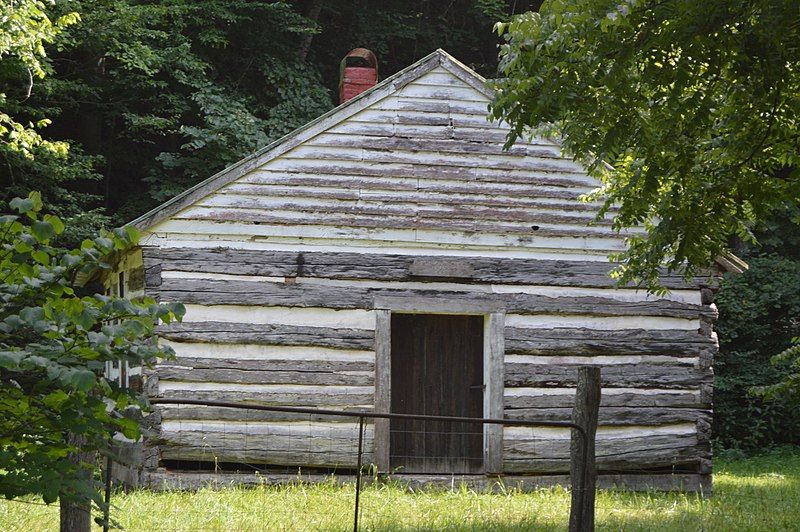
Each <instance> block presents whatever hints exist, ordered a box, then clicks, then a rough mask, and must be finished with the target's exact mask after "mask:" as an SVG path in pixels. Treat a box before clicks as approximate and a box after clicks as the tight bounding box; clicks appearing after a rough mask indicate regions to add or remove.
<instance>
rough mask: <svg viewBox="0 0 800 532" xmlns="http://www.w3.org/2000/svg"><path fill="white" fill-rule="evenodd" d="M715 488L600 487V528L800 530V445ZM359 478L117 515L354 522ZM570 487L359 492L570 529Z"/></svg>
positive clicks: (0, 516)
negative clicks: (699, 491) (707, 494)
mask: <svg viewBox="0 0 800 532" xmlns="http://www.w3.org/2000/svg"><path fill="white" fill-rule="evenodd" d="M715 466H716V471H717V472H716V474H715V475H714V495H713V496H712V497H711V498H708V499H703V498H701V497H699V496H696V495H685V494H665V493H626V492H611V491H602V492H600V493H599V494H598V498H597V513H596V515H597V528H598V529H599V530H669V531H683V530H703V531H706V530H721V531H722V530H724V531H729V530H733V531H736V532H743V531H747V530H764V531H772V530H800V451H798V450H795V451H789V450H783V451H779V452H774V453H772V454H769V455H764V456H760V457H756V458H749V459H743V460H731V461H723V460H718V461H717V462H716V464H715ZM353 496H354V492H353V486H352V485H344V486H340V485H337V484H334V483H330V484H324V485H316V486H302V485H294V486H284V487H269V486H265V487H262V488H255V489H235V488H229V489H224V490H221V491H211V490H203V491H199V492H196V493H184V492H170V493H153V492H146V491H139V492H134V493H130V494H118V495H117V496H116V497H115V499H114V504H115V509H114V512H113V515H114V518H115V519H116V520H117V521H118V522H119V524H120V525H121V526H122V527H124V528H125V529H127V530H131V531H133V530H141V531H155V530H204V531H205V530H348V529H351V527H352V519H353V516H352V511H353ZM568 513H569V493H568V492H567V491H565V490H563V489H552V490H541V491H536V492H533V493H519V492H516V491H509V492H505V493H476V492H474V491H471V490H468V489H460V490H459V489H457V490H453V491H450V490H425V491H420V492H408V491H405V490H402V489H400V488H399V487H397V486H373V487H367V488H365V489H364V490H363V492H362V512H361V519H362V524H363V527H362V529H364V530H376V529H377V530H430V529H435V530H442V529H446V530H531V529H534V530H565V529H566V523H567V516H568ZM57 529H58V508H57V507H53V506H51V507H48V506H43V505H37V504H25V503H21V502H14V501H7V502H0V530H25V531H29V530H33V531H39V530H57Z"/></svg>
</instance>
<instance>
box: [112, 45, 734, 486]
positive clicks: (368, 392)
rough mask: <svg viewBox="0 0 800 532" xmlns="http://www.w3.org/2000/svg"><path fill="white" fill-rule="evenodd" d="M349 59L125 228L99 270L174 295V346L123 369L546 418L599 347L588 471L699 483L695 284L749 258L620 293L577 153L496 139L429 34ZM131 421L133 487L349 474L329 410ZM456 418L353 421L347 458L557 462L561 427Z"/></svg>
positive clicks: (192, 388)
mask: <svg viewBox="0 0 800 532" xmlns="http://www.w3.org/2000/svg"><path fill="white" fill-rule="evenodd" d="M353 58H356V59H359V58H360V59H362V60H363V63H362V64H361V65H359V64H358V63H353V62H350V61H351V59H353ZM370 68H372V69H375V68H376V66H375V61H374V56H372V55H371V53H368V52H366V51H364V50H356V51H354V53H353V54H351V55H350V56H348V58H346V60H345V63H344V64H343V69H342V71H343V78H342V84H343V87H342V90H341V93H342V94H343V95H345V96H344V97H343V99H346V101H344V102H343V103H342V104H341V105H339V106H338V107H336V108H335V109H333V110H331V111H330V112H328V113H326V114H325V115H323V116H321V117H319V118H318V119H316V120H314V121H312V122H310V123H308V124H306V125H305V126H303V127H301V128H299V129H297V130H296V131H294V132H293V133H291V134H289V135H288V136H286V137H284V138H282V139H280V140H278V141H276V142H274V143H272V144H270V145H268V146H266V147H265V148H263V149H261V150H260V151H258V152H256V153H254V154H252V155H251V156H249V157H247V158H245V159H243V160H241V161H239V162H238V163H236V164H234V165H232V166H231V167H229V168H227V169H225V170H223V171H222V172H220V173H218V174H216V175H214V176H212V177H210V178H209V179H207V180H206V181H204V182H202V183H200V184H199V185H197V186H195V187H193V188H191V189H189V190H187V191H185V192H184V193H182V194H180V195H179V196H177V197H175V198H174V199H172V200H170V201H168V202H166V203H164V204H163V205H161V206H160V207H158V208H156V209H154V210H153V211H151V212H149V213H147V214H145V215H143V216H141V217H140V218H138V219H137V220H135V221H134V222H132V224H133V225H134V226H135V227H137V228H139V229H140V230H141V231H142V232H143V238H142V240H141V245H140V246H139V247H138V248H136V249H135V250H133V251H131V252H130V253H128V254H127V255H126V256H125V257H123V258H122V260H121V261H120V264H119V269H118V273H116V274H115V276H114V277H113V279H114V282H115V283H116V285H117V286H116V287H112V289H114V290H123V291H124V292H125V293H126V294H127V295H128V296H130V297H136V296H141V295H149V296H153V297H155V298H158V299H160V300H161V301H174V302H182V303H184V304H185V305H186V310H187V312H186V317H185V319H184V321H183V322H182V323H176V324H171V325H169V326H162V327H161V328H160V329H159V331H158V337H159V341H160V342H162V343H163V344H166V345H169V346H171V347H172V348H173V349H174V350H175V352H176V354H177V357H176V359H174V360H169V361H164V362H162V363H160V364H158V365H157V366H156V367H155V368H150V369H146V370H145V372H144V373H145V375H144V377H145V379H146V382H145V384H144V389H145V390H146V391H147V393H148V394H149V396H150V397H151V398H177V399H200V400H225V401H239V402H250V403H257V404H268V405H294V406H313V407H320V408H332V409H367V410H372V409H374V410H376V411H380V412H407V413H424V414H439V415H456V416H471V417H493V418H503V417H505V418H508V419H525V420H560V421H568V420H569V416H570V411H571V406H572V402H573V400H574V386H575V378H576V368H577V367H579V366H581V365H597V366H600V367H601V369H602V386H603V389H602V401H601V408H600V414H599V428H598V432H597V443H596V446H597V466H598V470H599V475H600V476H599V481H600V485H617V486H627V487H632V488H643V487H646V488H657V489H683V490H708V489H709V488H710V479H711V477H710V473H711V446H710V422H711V412H712V410H711V408H712V380H713V372H712V362H713V357H714V354H715V352H716V351H717V339H716V335H715V333H714V332H713V330H712V324H713V322H714V320H715V318H716V315H717V312H716V308H715V306H714V304H713V288H714V279H715V277H716V274H718V273H719V272H722V271H725V270H728V271H741V269H742V268H744V267H746V265H744V264H742V263H741V262H739V261H738V260H737V259H736V258H735V257H727V258H721V259H719V261H718V262H717V264H715V265H713V266H712V267H711V268H710V270H709V271H710V272H711V273H710V274H709V276H708V277H707V278H703V279H696V280H693V281H686V280H684V279H683V278H682V277H681V276H679V275H675V274H668V273H664V275H663V276H662V278H661V282H662V284H663V285H664V286H665V287H667V288H669V289H670V292H669V293H668V294H667V295H665V296H660V297H657V296H653V295H649V294H647V293H645V292H643V291H640V290H637V289H635V287H631V288H621V287H618V286H617V285H616V283H615V280H614V279H612V278H610V277H609V271H610V270H611V269H612V266H611V265H610V264H609V261H608V255H609V254H610V253H613V252H617V251H620V250H622V249H624V245H625V242H624V235H621V234H619V233H617V232H615V231H614V230H612V228H611V225H610V223H609V221H608V220H607V219H599V220H598V219H596V217H597V213H598V209H599V207H600V204H599V203H598V202H586V201H580V200H579V198H580V197H581V196H582V195H584V194H586V193H588V192H590V191H592V190H593V189H595V188H596V187H597V186H598V182H597V181H596V180H595V179H594V178H593V177H591V176H590V175H588V173H587V171H586V168H585V167H584V165H582V164H581V163H580V162H576V161H575V160H573V159H572V158H570V157H567V156H565V155H564V154H563V153H562V151H561V149H560V147H559V145H558V143H557V142H554V141H552V140H548V139H544V138H530V139H528V140H525V141H523V140H519V141H517V142H516V143H515V144H514V145H513V146H512V147H511V148H510V149H507V150H506V149H504V147H503V145H504V143H505V140H506V136H507V134H508V130H509V129H508V126H507V125H505V124H503V123H498V122H492V121H490V120H488V118H487V115H488V113H487V104H488V103H489V102H490V101H491V99H492V97H493V93H492V91H491V89H489V88H488V87H487V85H486V82H485V80H484V79H483V78H481V77H480V76H479V75H477V74H476V73H475V72H474V71H472V70H471V69H469V68H468V67H466V66H465V65H463V64H461V63H460V62H458V61H457V60H456V59H454V58H453V57H452V56H450V55H449V54H447V53H446V52H444V51H442V50H437V51H435V52H433V53H431V54H430V55H428V56H427V57H424V58H423V59H421V60H419V61H418V62H416V63H415V64H413V65H411V66H409V67H408V68H406V69H404V70H402V71H400V72H398V73H397V74H395V75H393V76H391V77H388V78H387V79H384V80H383V81H381V82H380V83H375V82H374V81H372V83H370V82H369V80H370V79H373V80H375V79H377V75H375V76H370V75H363V74H364V72H363V70H368V69H370ZM358 69H362V71H358ZM359 72H360V74H361V75H356V74H359ZM354 73H355V74H354ZM375 73H376V74H377V71H376V72H375ZM367 74H369V72H367ZM365 79H366V80H367V82H365V81H364V80H365ZM352 80H355V81H352ZM351 82H352V83H356V84H361V86H360V87H356V88H355V89H353V87H348V86H347V85H348V83H351ZM370 85H374V86H370ZM149 419H150V424H151V426H152V430H153V433H152V434H151V436H150V437H149V439H148V440H147V441H146V442H145V446H144V449H143V450H142V451H141V453H140V458H141V460H140V463H139V466H138V467H135V468H132V469H131V470H130V471H128V474H129V475H135V476H136V482H137V483H139V484H144V485H150V486H158V485H164V483H168V484H170V485H191V484H192V482H193V479H195V480H197V479H200V480H202V479H207V478H211V477H209V475H208V474H207V473H203V472H202V471H203V470H205V471H207V470H208V469H209V467H207V465H208V464H209V463H214V464H219V463H236V464H249V465H252V466H253V467H258V468H259V469H260V470H261V471H262V473H263V475H262V478H263V477H264V476H267V477H268V476H269V472H270V471H280V470H285V469H286V468H294V470H295V471H296V470H297V469H298V468H303V470H305V471H310V472H314V471H331V470H352V469H353V468H354V467H355V462H356V452H355V451H356V444H357V437H358V434H357V429H356V427H355V425H354V424H353V422H352V420H346V419H334V418H317V419H314V418H311V419H308V418H304V419H297V418H293V417H292V416H291V415H288V414H282V415H278V414H275V413H264V412H261V413H253V412H249V413H248V412H244V411H237V410H232V409H224V408H215V407H208V406H204V407H203V406H192V405H164V406H160V407H158V408H156V409H155V412H154V413H153V414H152V415H151V416H150V418H149ZM465 429H470V427H463V426H462V427H460V428H458V427H457V428H453V426H445V424H443V425H437V426H435V427H434V426H432V425H429V426H427V427H424V426H422V425H421V424H420V422H408V421H402V422H401V421H397V420H392V421H388V420H380V421H377V422H375V423H369V424H368V426H367V428H366V433H365V438H366V439H365V449H366V454H365V462H366V463H372V464H375V465H376V467H377V468H378V470H379V471H381V472H389V473H396V474H403V475H407V476H408V477H409V478H411V477H414V476H417V477H419V478H427V477H425V476H426V475H429V476H430V477H429V478H436V476H437V475H439V476H442V475H461V476H463V477H464V478H467V477H469V478H478V479H479V478H487V477H493V478H494V477H496V476H497V475H500V476H502V477H504V478H506V479H508V481H513V480H518V481H519V480H520V479H522V480H523V481H525V482H529V483H530V482H532V483H533V484H531V485H548V484H552V483H553V482H559V481H560V480H564V479H565V477H564V475H566V474H567V473H568V472H569V461H568V456H569V430H567V429H555V428H527V427H505V428H503V427H498V426H486V427H478V428H477V429H475V428H474V427H472V428H471V430H465ZM203 464H206V465H205V466H204V465H203ZM282 468H283V469H282ZM134 470H135V471H134ZM226 475H227V476H226V477H225V479H228V477H230V478H233V479H236V481H241V482H247V478H248V475H245V474H241V473H233V472H230V473H226ZM276 475H277V473H276ZM250 476H251V477H252V475H250ZM212 477H213V475H212ZM214 478H221V477H220V476H219V475H217V476H216V477H214ZM181 483H183V484H181Z"/></svg>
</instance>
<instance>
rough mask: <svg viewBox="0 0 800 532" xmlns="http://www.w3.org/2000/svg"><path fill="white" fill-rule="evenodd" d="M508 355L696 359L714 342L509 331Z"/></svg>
mask: <svg viewBox="0 0 800 532" xmlns="http://www.w3.org/2000/svg"><path fill="white" fill-rule="evenodd" d="M505 342H506V353H507V354H516V355H555V354H565V355H646V354H654V355H672V356H676V357H696V356H700V355H701V354H703V353H705V352H707V351H708V350H712V351H714V352H716V350H717V343H716V340H715V339H714V338H709V337H705V336H703V335H701V334H700V333H698V332H697V331H690V330H649V329H624V330H611V331H603V330H597V329H585V328H554V329H521V328H516V327H506V330H505Z"/></svg>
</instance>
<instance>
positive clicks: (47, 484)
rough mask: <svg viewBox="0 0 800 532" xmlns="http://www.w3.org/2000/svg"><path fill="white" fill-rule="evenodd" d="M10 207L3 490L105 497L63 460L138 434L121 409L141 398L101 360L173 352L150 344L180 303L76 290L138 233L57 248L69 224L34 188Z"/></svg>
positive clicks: (3, 260)
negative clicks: (111, 376)
mask: <svg viewBox="0 0 800 532" xmlns="http://www.w3.org/2000/svg"><path fill="white" fill-rule="evenodd" d="M10 207H11V208H12V209H13V210H14V211H16V212H17V213H18V214H16V215H4V216H2V217H0V463H2V464H3V465H2V469H0V495H3V496H4V497H7V498H15V497H20V496H23V495H26V494H31V493H34V494H39V495H41V496H42V497H43V499H44V500H45V502H53V501H55V500H56V499H57V498H62V499H66V500H73V499H80V498H84V497H93V498H94V499H95V500H96V501H98V503H101V502H102V501H101V499H100V497H99V494H98V493H97V490H96V486H95V485H94V484H93V483H92V481H91V479H90V478H83V477H81V476H80V475H79V474H78V470H79V469H80V468H81V467H82V466H81V464H76V463H75V462H74V461H70V460H67V459H66V458H67V457H68V455H70V454H72V453H77V452H78V451H81V452H84V453H85V452H94V451H99V452H108V443H109V440H110V438H111V436H112V434H113V433H114V432H121V433H122V434H124V435H125V436H127V437H129V438H136V437H138V435H139V426H138V424H137V422H135V421H133V420H131V419H127V418H125V417H123V416H122V411H123V409H125V408H126V407H127V406H129V405H134V404H137V401H139V398H138V397H137V396H136V395H134V394H133V393H132V392H129V391H126V390H123V389H120V388H119V387H117V386H116V384H113V383H111V382H109V381H108V380H107V379H105V378H104V377H103V370H104V368H105V364H106V362H108V361H127V362H128V363H129V364H130V365H132V366H135V365H148V364H152V363H153V362H154V361H155V360H156V359H157V358H158V357H164V356H170V355H171V354H172V352H171V350H170V349H169V348H165V347H160V346H158V345H157V344H156V343H154V342H152V341H151V334H152V332H153V327H154V324H156V323H158V322H159V321H164V322H169V321H171V320H174V319H179V318H180V317H181V316H182V315H183V312H184V310H183V307H182V306H181V305H178V304H174V305H159V304H157V303H155V302H154V301H152V300H150V299H144V300H141V301H129V300H126V299H122V298H117V297H108V296H104V295H100V294H93V295H80V290H81V289H80V288H79V287H78V286H77V285H76V279H77V278H78V277H79V276H86V275H87V274H89V273H90V272H93V271H96V270H104V269H108V268H109V265H108V264H107V263H106V262H105V258H104V257H108V256H114V255H115V254H118V253H121V252H123V251H124V250H126V249H127V248H128V247H129V246H131V245H132V244H133V243H134V242H135V239H136V234H135V232H134V231H133V230H131V229H127V230H121V229H120V230H116V231H114V232H111V233H104V234H101V235H100V236H99V237H96V238H95V239H93V240H85V241H84V242H83V243H82V244H81V246H80V248H78V249H73V250H67V249H64V248H60V247H56V246H54V245H53V241H54V239H56V238H57V237H58V236H59V235H60V234H62V233H63V231H64V230H65V226H64V224H63V222H62V221H61V220H60V219H59V218H58V217H56V216H53V215H49V214H46V215H44V216H41V215H40V212H41V210H42V200H41V196H40V195H39V194H38V193H36V192H34V193H31V194H30V195H29V196H28V197H27V198H25V199H20V198H15V199H13V200H12V201H11V202H10ZM78 441H81V442H82V444H81V447H80V449H78V448H77V447H76V446H75V444H76V442H78Z"/></svg>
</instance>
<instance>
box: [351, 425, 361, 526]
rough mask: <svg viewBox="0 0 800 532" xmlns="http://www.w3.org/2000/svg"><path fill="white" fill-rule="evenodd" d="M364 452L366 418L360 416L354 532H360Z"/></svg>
mask: <svg viewBox="0 0 800 532" xmlns="http://www.w3.org/2000/svg"><path fill="white" fill-rule="evenodd" d="M363 450H364V416H358V459H357V460H356V509H355V515H354V516H353V532H358V502H359V499H360V495H361V455H362V453H363Z"/></svg>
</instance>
